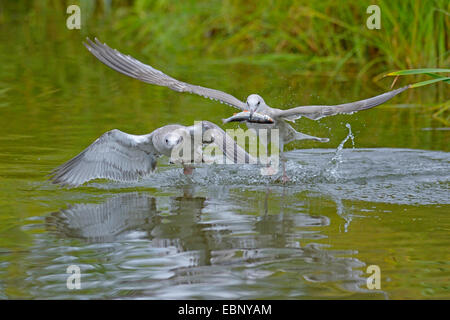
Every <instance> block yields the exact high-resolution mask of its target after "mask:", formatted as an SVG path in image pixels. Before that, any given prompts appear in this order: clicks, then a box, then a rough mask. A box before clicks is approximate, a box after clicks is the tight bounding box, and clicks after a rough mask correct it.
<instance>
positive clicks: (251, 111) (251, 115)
mask: <svg viewBox="0 0 450 320" xmlns="http://www.w3.org/2000/svg"><path fill="white" fill-rule="evenodd" d="M253 113H255V111H254V110H252V109H250V117H249V118H248V119H249V120H250V121H251V120H252V117H253Z"/></svg>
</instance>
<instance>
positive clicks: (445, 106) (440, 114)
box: [386, 68, 450, 126]
mask: <svg viewBox="0 0 450 320" xmlns="http://www.w3.org/2000/svg"><path fill="white" fill-rule="evenodd" d="M437 73H450V69H440V68H424V69H408V70H399V71H394V72H390V73H388V74H387V75H386V76H395V77H396V78H395V80H396V79H397V77H399V76H411V75H417V74H425V75H427V76H430V77H432V78H433V79H429V80H425V81H420V82H416V83H413V84H410V87H411V88H417V87H421V86H425V85H429V84H432V83H436V82H441V81H442V82H446V83H448V84H450V77H446V76H441V75H439V74H437ZM395 80H394V83H395ZM394 83H393V85H394ZM436 109H437V111H436V112H434V113H433V118H435V119H436V120H438V121H440V122H442V123H443V124H445V125H446V126H450V121H449V119H450V117H449V116H447V117H444V114H445V112H447V111H448V110H449V109H450V102H449V101H446V102H444V103H442V104H439V105H437V108H436Z"/></svg>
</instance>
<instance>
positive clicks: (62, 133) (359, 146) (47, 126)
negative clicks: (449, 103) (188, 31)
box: [0, 25, 450, 299]
mask: <svg viewBox="0 0 450 320" xmlns="http://www.w3.org/2000/svg"><path fill="white" fill-rule="evenodd" d="M20 28H21V27H20V26H19V27H17V28H15V27H8V28H6V27H5V26H4V25H3V27H2V29H1V31H0V38H1V42H0V62H1V68H0V298H4V299H22V298H32V299H38V298H45V299H57V298H69V299H72V298H83V299H86V298H133V299H134V298H157V299H165V298H168V299H179V298H225V299H228V298H229V299H242V298H243V299H246V298H256V299H258V298H276V299H305V298H308V299H322V298H325V299H326V298H344V299H346V298H358V299H359V298H360V299H386V298H387V299H423V298H425V299H428V298H444V299H448V298H450V290H449V277H450V268H449V258H450V254H449V250H448V247H449V244H450V238H449V231H450V219H449V208H450V206H449V204H450V198H449V178H450V172H449V168H450V167H449V162H450V153H449V152H450V144H449V142H450V139H449V138H450V131H449V130H448V128H445V126H444V125H443V124H442V123H441V122H439V121H437V120H434V119H433V117H432V114H433V112H434V111H433V110H432V109H430V106H432V105H433V104H436V103H440V102H444V101H446V100H448V99H449V91H448V89H447V90H446V91H445V87H444V86H443V85H439V86H434V87H433V86H431V87H423V88H420V89H416V90H414V91H412V92H405V93H403V94H401V95H399V96H398V97H396V98H395V99H393V100H392V101H391V102H390V104H388V105H385V106H381V107H378V108H375V109H372V110H369V111H364V112H360V113H357V114H354V115H351V116H336V117H332V118H328V119H322V120H320V121H318V122H314V121H310V120H307V119H301V120H299V121H297V124H296V125H295V127H296V128H297V129H299V130H300V129H301V131H302V132H305V133H308V134H312V135H315V136H320V137H329V138H330V142H329V143H327V144H319V143H313V142H296V143H292V144H289V145H288V146H287V149H288V150H290V152H288V153H287V156H288V158H289V161H288V163H287V171H288V174H289V175H290V177H291V182H290V183H288V184H287V185H285V186H283V185H281V184H280V183H279V182H277V181H275V179H272V178H268V177H262V176H260V175H259V174H258V169H256V168H252V167H248V166H244V167H236V166H230V167H228V166H227V167H218V166H212V167H208V166H204V167H200V168H198V169H196V171H195V172H194V175H193V176H192V177H184V176H183V174H182V169H181V168H180V167H177V166H169V165H167V164H165V163H164V161H162V162H161V165H160V166H159V167H158V171H157V172H156V173H155V174H154V175H153V176H150V177H149V178H147V179H145V180H143V181H140V182H138V183H136V184H121V183H112V182H107V181H93V182H91V183H88V184H86V185H85V186H82V187H80V188H76V189H62V188H59V187H57V186H54V185H52V184H50V183H49V182H48V181H47V180H46V175H47V174H48V173H49V172H50V171H51V170H52V169H53V168H55V167H56V166H58V165H60V164H61V163H63V162H64V161H66V160H68V159H70V158H71V157H73V156H74V155H76V154H77V153H79V152H80V151H81V150H82V149H84V148H85V147H86V146H87V145H89V144H90V143H91V142H92V141H93V140H95V139H96V138H97V137H98V136H100V135H101V134H102V133H104V132H105V131H107V130H110V129H113V128H117V129H120V130H122V131H125V132H128V133H134V134H144V133H148V132H150V131H152V130H154V129H155V128H157V127H160V126H162V125H166V124H169V123H181V124H184V125H191V124H193V122H194V120H209V121H212V122H215V123H217V124H221V119H222V118H225V117H228V116H230V115H231V114H232V112H234V110H233V109H231V108H229V107H226V106H224V105H221V104H219V103H215V102H211V101H209V100H206V99H203V98H201V97H197V96H191V95H188V94H180V93H176V92H173V91H171V90H169V89H165V88H160V87H155V86H150V85H146V84H143V83H140V82H138V81H136V80H133V79H130V78H127V77H125V76H123V75H121V74H118V73H116V72H114V71H112V70H110V69H108V68H107V67H106V66H104V65H102V64H101V63H99V62H98V61H97V60H96V59H95V58H93V57H92V56H91V55H90V54H89V53H88V52H87V51H86V50H85V49H84V47H83V46H82V45H81V36H78V35H77V36H73V35H71V36H70V37H68V38H67V39H65V38H61V37H60V36H58V35H57V36H52V33H51V32H48V33H47V36H48V37H47V38H46V39H44V38H42V39H34V38H29V37H27V34H26V33H25V34H24V33H22V32H20V30H21V29H20ZM102 40H103V41H109V39H104V38H103V39H102ZM111 42H113V45H114V46H115V47H118V48H120V49H121V50H122V51H125V52H126V53H133V54H134V55H136V56H137V57H139V58H141V59H143V60H144V61H145V62H148V63H152V64H153V65H154V66H155V67H158V68H161V69H163V70H164V71H166V72H167V73H169V74H170V75H173V76H175V77H178V78H180V79H182V80H184V81H188V82H192V83H195V84H199V85H205V86H209V87H212V88H217V89H221V90H224V91H227V92H230V93H232V94H233V95H235V96H236V97H238V98H240V99H245V97H246V96H247V95H248V94H250V93H254V92H257V93H259V94H261V95H262V96H263V97H264V98H265V100H266V102H267V103H268V104H269V105H271V106H273V107H280V108H287V107H293V106H296V105H299V104H336V103H343V102H348V101H353V100H359V99H362V98H366V97H370V96H373V95H376V94H379V93H381V92H382V91H384V90H385V89H386V87H387V85H386V83H384V82H382V83H380V86H378V85H376V84H374V83H373V82H372V81H366V82H362V81H358V80H355V79H352V71H350V70H349V71H348V72H345V73H342V74H339V75H338V76H337V77H333V78H331V77H328V76H324V75H323V74H321V73H320V72H319V73H317V74H312V73H309V72H305V71H304V70H303V69H302V65H301V64H298V63H294V62H290V63H286V62H282V61H280V62H274V64H273V65H268V66H267V65H265V66H264V67H263V66H261V65H258V64H253V63H252V61H251V60H249V61H247V62H239V63H236V62H234V63H231V62H230V63H227V62H226V61H225V62H218V61H204V60H202V59H200V58H199V59H198V60H196V61H192V60H186V61H184V60H183V58H182V57H179V56H178V57H176V59H175V58H174V60H176V62H177V64H176V65H175V64H173V63H171V61H173V60H171V58H170V57H166V58H165V59H163V60H158V59H152V57H151V56H143V55H141V54H139V50H137V49H133V48H129V49H128V48H127V45H126V44H120V43H114V41H113V40H111ZM347 123H348V124H350V126H351V130H352V133H353V135H354V139H353V143H354V145H353V144H352V140H351V139H349V140H348V141H347V142H346V143H345V144H344V149H343V150H337V147H338V146H339V144H340V143H341V142H342V141H343V140H344V139H345V138H346V137H347V134H348V129H347V127H346V124H347ZM231 127H236V126H235V125H234V126H233V125H227V127H226V128H231ZM296 149H299V150H296ZM69 265H78V266H79V267H80V269H81V273H82V278H81V290H69V289H67V287H66V280H67V277H68V274H67V273H66V269H67V267H68V266H69ZM369 265H378V266H379V267H380V270H381V289H380V290H369V289H368V288H367V286H366V278H367V277H368V276H369V274H368V273H366V269H367V267H368V266H369Z"/></svg>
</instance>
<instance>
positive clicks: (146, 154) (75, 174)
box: [50, 129, 158, 187]
mask: <svg viewBox="0 0 450 320" xmlns="http://www.w3.org/2000/svg"><path fill="white" fill-rule="evenodd" d="M157 155H158V153H157V151H156V150H155V149H154V147H153V142H152V133H150V134H147V135H142V136H136V135H132V134H128V133H125V132H122V131H120V130H117V129H114V130H111V131H108V132H106V133H104V134H103V135H102V136H101V137H100V138H98V139H97V140H95V141H94V142H93V143H92V144H91V145H90V146H89V147H87V148H86V149H85V150H84V151H82V152H81V153H80V154H78V155H77V156H75V157H74V158H72V159H71V160H69V161H67V162H66V163H64V164H62V165H61V166H59V167H58V168H56V169H55V170H54V171H53V172H52V173H51V174H50V175H51V178H50V180H51V181H52V182H53V183H55V184H60V185H63V186H71V187H76V186H79V185H81V184H83V183H85V182H87V181H89V180H93V179H110V180H115V181H137V180H138V179H139V178H141V177H143V176H145V175H147V174H149V173H150V172H152V171H153V170H154V169H155V167H156V160H157Z"/></svg>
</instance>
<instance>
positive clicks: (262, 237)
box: [46, 186, 380, 298]
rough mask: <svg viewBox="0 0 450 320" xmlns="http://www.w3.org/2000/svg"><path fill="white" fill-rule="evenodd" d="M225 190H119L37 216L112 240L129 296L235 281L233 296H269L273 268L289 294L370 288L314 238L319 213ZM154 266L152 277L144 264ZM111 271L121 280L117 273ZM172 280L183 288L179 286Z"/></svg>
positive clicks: (81, 234)
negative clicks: (322, 286)
mask: <svg viewBox="0 0 450 320" xmlns="http://www.w3.org/2000/svg"><path fill="white" fill-rule="evenodd" d="M232 192H234V191H231V190H226V189H221V191H220V192H218V194H217V195H215V192H214V190H210V192H209V197H206V196H203V195H195V191H194V189H193V187H191V186H187V187H185V188H184V190H183V194H182V195H181V196H157V197H153V196H151V195H150V194H149V193H145V192H133V193H121V194H117V195H115V196H113V197H111V198H109V199H107V200H105V201H104V202H101V203H86V204H76V205H73V206H72V207H70V208H67V209H62V210H60V211H59V212H55V213H52V214H50V215H49V216H48V217H47V218H46V224H47V228H48V229H49V230H51V231H52V232H54V233H55V234H57V235H58V236H59V237H62V238H78V239H84V241H87V242H88V243H114V246H113V247H114V248H117V250H120V252H121V254H117V255H114V254H113V252H110V253H109V254H110V255H111V259H112V260H113V261H111V263H113V264H117V265H120V266H121V268H124V269H126V270H127V272H132V273H133V272H134V275H133V276H129V275H128V276H127V279H128V280H127V286H128V287H130V286H131V287H134V286H135V291H133V292H134V293H133V296H139V297H183V298H192V297H194V296H203V297H210V298H218V297H222V298H223V297H225V296H222V295H221V293H220V292H227V290H226V288H227V287H228V286H236V285H237V286H243V287H246V288H247V289H246V290H247V291H248V292H247V291H246V292H247V293H246V294H243V295H242V296H240V297H245V298H252V297H261V296H265V297H272V296H273V294H274V293H273V292H275V291H276V290H277V289H276V288H274V283H272V281H274V278H273V277H272V276H273V275H276V274H278V275H281V278H278V279H277V280H276V285H281V286H282V287H284V288H286V286H288V288H289V290H291V291H292V292H293V296H296V295H298V296H301V295H302V292H305V290H308V287H309V286H314V283H326V284H328V283H330V284H331V285H332V286H334V285H337V286H339V287H341V288H343V289H345V290H348V291H349V292H358V293H364V292H369V291H368V290H366V289H364V288H365V283H366V277H367V275H366V274H365V273H364V272H363V270H364V268H363V267H364V266H365V263H364V262H362V261H360V260H358V259H357V258H355V257H354V256H355V254H356V252H352V251H349V250H334V249H333V248H331V247H330V246H329V245H327V244H324V242H323V241H322V240H323V239H326V238H327V235H326V234H325V233H324V229H326V227H328V226H329V225H330V219H329V218H328V217H327V216H311V215H309V214H306V213H301V212H295V213H293V212H292V208H289V206H286V207H282V208H281V209H280V208H277V209H276V210H274V209H273V204H272V203H271V201H270V198H271V197H275V198H276V197H277V196H282V195H278V194H276V193H275V194H272V193H271V191H269V190H267V192H266V193H265V195H261V194H260V193H255V196H257V197H258V198H257V199H255V198H251V199H248V198H246V199H244V197H245V196H244V195H241V196H240V197H239V196H237V195H236V194H234V193H233V194H229V193H232ZM219 194H220V195H219ZM230 199H234V200H233V201H234V203H233V202H232V201H231V200H230ZM241 200H242V202H241ZM254 200H256V202H257V204H256V205H254V206H253V207H252V209H253V211H254V210H255V208H259V211H260V213H259V214H257V215H251V214H239V208H241V210H243V212H249V208H245V205H248V206H252V204H253V203H252V201H254ZM278 200H280V199H278ZM280 202H281V203H282V202H283V201H282V199H281V201H280ZM271 208H272V210H271ZM250 211H251V210H250ZM272 212H277V214H272ZM225 218H226V219H225ZM155 252H156V253H157V254H155ZM155 268H156V269H157V270H158V275H157V276H156V274H155V276H153V273H150V270H153V269H155ZM163 271H164V272H163ZM115 276H116V277H118V279H117V281H120V273H118V274H116V275H115ZM124 276H125V275H124ZM130 277H131V280H130ZM284 277H285V278H286V279H284ZM133 279H134V280H133ZM282 279H284V280H282ZM292 279H296V280H295V281H294V280H292ZM256 280H257V281H256ZM255 281H256V282H255ZM276 285H275V286H276ZM180 286H188V287H189V286H191V287H190V289H189V292H188V291H183V290H181V289H180ZM248 286H250V287H248ZM214 287H215V288H216V289H217V290H211V289H212V288H214ZM183 288H184V287H183ZM171 289H172V291H171ZM180 290H181V291H180ZM174 292H177V293H174ZM233 292H238V291H233ZM373 293H374V291H371V294H373ZM378 293H380V292H378Z"/></svg>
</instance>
